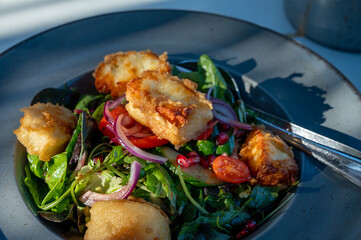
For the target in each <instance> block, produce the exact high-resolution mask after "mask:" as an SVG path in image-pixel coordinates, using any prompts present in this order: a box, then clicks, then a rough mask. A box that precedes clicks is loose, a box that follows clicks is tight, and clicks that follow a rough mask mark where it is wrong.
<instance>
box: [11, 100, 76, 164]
mask: <svg viewBox="0 0 361 240" xmlns="http://www.w3.org/2000/svg"><path fill="white" fill-rule="evenodd" d="M20 111H23V112H24V117H22V118H21V119H20V123H21V125H20V127H19V128H18V129H16V130H14V134H15V135H16V136H17V138H18V140H19V141H20V142H21V143H22V144H23V145H24V146H25V147H26V150H27V152H28V153H29V154H32V155H33V154H35V155H38V156H39V159H40V160H42V161H49V160H50V158H51V157H52V156H54V155H55V154H58V153H60V152H62V151H64V149H65V147H66V144H67V143H68V142H69V140H70V138H71V136H72V133H73V130H74V127H75V125H76V117H75V116H74V115H73V114H72V112H71V111H70V110H69V109H67V108H65V107H62V106H59V105H53V104H51V103H37V104H34V105H32V106H30V107H28V108H23V109H21V110H20Z"/></svg>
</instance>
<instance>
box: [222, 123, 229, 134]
mask: <svg viewBox="0 0 361 240" xmlns="http://www.w3.org/2000/svg"><path fill="white" fill-rule="evenodd" d="M220 127H221V132H227V131H228V130H229V129H230V128H231V127H230V126H229V125H227V124H224V123H220Z"/></svg>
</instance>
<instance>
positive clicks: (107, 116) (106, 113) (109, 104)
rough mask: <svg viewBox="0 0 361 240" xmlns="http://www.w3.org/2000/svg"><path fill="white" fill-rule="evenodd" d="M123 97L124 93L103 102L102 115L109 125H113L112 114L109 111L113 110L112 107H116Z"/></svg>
mask: <svg viewBox="0 0 361 240" xmlns="http://www.w3.org/2000/svg"><path fill="white" fill-rule="evenodd" d="M124 99H125V94H123V95H122V96H120V97H119V98H117V99H115V100H109V101H107V102H106V103H105V105H104V110H103V115H104V118H105V120H107V121H108V122H109V123H110V124H111V125H114V118H113V116H112V114H111V113H110V111H111V110H113V109H114V108H116V107H118V106H119V105H121V103H122V102H123V101H124Z"/></svg>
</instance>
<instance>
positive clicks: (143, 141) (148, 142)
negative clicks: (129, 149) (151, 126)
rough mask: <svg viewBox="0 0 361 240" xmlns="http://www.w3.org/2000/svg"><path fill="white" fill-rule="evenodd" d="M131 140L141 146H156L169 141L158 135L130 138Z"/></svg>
mask: <svg viewBox="0 0 361 240" xmlns="http://www.w3.org/2000/svg"><path fill="white" fill-rule="evenodd" d="M129 140H130V141H131V142H132V143H133V144H134V145H135V146H137V147H139V148H155V147H159V146H163V145H165V144H167V143H169V141H168V140H167V139H159V138H158V136H157V135H152V136H148V137H143V138H130V139H129Z"/></svg>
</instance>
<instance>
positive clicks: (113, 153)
mask: <svg viewBox="0 0 361 240" xmlns="http://www.w3.org/2000/svg"><path fill="white" fill-rule="evenodd" d="M173 74H174V75H177V76H179V77H180V78H188V79H190V80H193V81H194V82H196V83H197V84H198V89H199V90H200V91H202V92H207V91H208V90H209V88H212V87H213V90H212V92H211V94H212V97H214V98H218V99H222V100H224V101H226V102H228V103H229V104H230V105H231V106H232V107H234V110H235V111H236V112H237V113H238V117H239V119H240V121H241V122H245V121H247V116H246V112H245V110H244V107H242V106H240V105H239V102H237V101H236V100H235V99H234V97H233V95H232V93H231V92H230V90H229V87H228V85H227V82H226V81H225V79H224V77H223V76H222V73H221V72H220V70H219V69H218V68H217V67H216V66H215V64H214V63H213V62H212V61H211V60H210V58H209V57H208V56H206V55H202V56H201V57H200V59H199V61H198V69H197V70H196V71H192V72H181V71H179V70H177V68H175V67H174V68H173ZM55 91H58V90H55ZM69 92H70V94H73V93H72V91H69ZM50 94H51V91H50V92H49V91H46V93H45V95H44V99H45V100H44V101H49V97H48V96H49V95H50ZM38 98H39V99H41V96H40V97H39V96H38ZM63 99H64V98H63ZM67 99H72V101H73V100H74V97H69V98H67ZM109 99H111V98H110V96H108V95H92V94H89V95H83V96H81V97H80V99H78V104H77V105H76V106H75V107H73V110H74V109H75V114H77V116H78V123H77V127H76V129H75V130H74V133H73V136H72V138H71V140H70V142H69V144H68V146H67V148H66V149H65V151H64V152H62V153H59V154H57V155H55V156H53V157H52V158H51V160H50V161H48V162H43V161H40V160H39V158H38V156H36V155H30V154H29V155H28V156H27V159H28V164H27V165H26V166H25V174H26V178H25V184H26V186H27V187H28V188H29V190H30V193H31V195H32V197H33V199H34V203H35V204H36V205H37V207H38V209H39V211H38V214H40V215H41V216H42V217H43V218H45V219H47V220H49V221H53V222H70V223H73V225H71V226H73V227H72V228H73V230H74V229H77V231H80V232H82V233H84V231H85V230H86V226H85V224H86V223H87V221H89V217H90V216H89V207H87V206H85V205H84V204H83V203H82V202H80V201H79V196H80V195H81V194H83V193H84V192H85V191H88V190H91V191H94V192H99V193H112V192H115V191H117V190H119V189H120V188H122V187H123V186H124V185H126V184H127V182H128V179H129V176H130V166H131V164H132V162H133V161H137V162H138V163H139V164H140V165H141V166H142V168H141V172H140V177H139V181H138V182H137V185H136V188H135V190H134V191H133V193H132V196H134V197H139V198H143V199H145V200H146V201H149V202H152V203H154V204H156V205H158V206H160V207H161V208H162V210H163V211H164V212H165V213H166V214H167V215H168V216H169V218H170V220H171V224H170V229H171V231H172V238H174V239H180V240H181V239H208V240H211V239H217V240H220V239H232V238H241V237H242V234H240V232H241V230H242V229H243V230H247V231H249V232H250V231H253V228H252V229H251V228H250V227H249V225H247V223H249V221H253V222H254V223H256V224H257V225H260V224H262V223H263V221H265V220H266V219H268V218H269V217H270V216H271V215H272V214H273V213H274V212H275V211H277V209H278V208H280V207H282V206H283V204H285V201H283V202H282V201H281V200H282V199H283V198H284V197H285V196H286V194H287V190H283V191H280V190H279V189H278V188H277V187H267V186H260V185H255V186H252V185H250V184H248V183H247V182H245V183H241V184H232V183H224V182H223V181H220V180H219V179H217V178H214V174H213V172H212V171H211V169H208V168H205V167H203V166H201V164H198V165H192V166H190V167H189V168H182V169H181V168H180V167H179V165H178V164H177V162H176V157H175V156H177V154H183V155H186V154H189V153H190V152H196V153H197V154H198V155H199V156H202V157H204V158H206V157H207V156H211V155H214V156H219V155H222V154H224V153H227V154H228V155H231V154H232V153H234V152H235V151H238V152H239V149H238V148H239V147H240V145H241V144H242V141H244V138H245V135H242V136H235V135H234V134H233V129H232V128H230V129H229V131H228V132H227V134H228V136H229V140H228V141H227V142H226V143H224V144H221V145H220V144H217V140H216V137H217V135H218V133H219V132H220V131H221V127H222V126H221V125H220V124H219V123H217V124H216V125H215V126H214V128H213V132H212V134H211V136H210V137H209V138H208V139H203V140H192V141H190V142H188V143H187V144H185V145H183V146H182V147H181V148H180V149H179V152H177V151H175V150H174V147H173V146H171V145H170V144H168V146H162V147H157V148H154V149H151V150H150V151H151V153H153V154H158V155H163V156H166V157H167V158H168V159H169V161H167V162H166V163H164V164H158V163H153V162H148V161H145V160H143V159H140V158H138V157H135V156H132V155H131V154H129V153H128V152H127V151H126V150H125V149H124V148H123V147H122V146H120V145H115V144H111V143H109V142H110V141H109V139H108V138H107V137H106V136H104V135H102V134H101V132H100V131H99V127H98V126H99V123H100V121H101V119H102V118H103V109H104V104H105V102H106V101H107V100H109ZM39 101H41V100H39ZM59 103H60V104H63V105H66V104H67V103H66V102H59ZM248 121H249V118H248ZM236 138H237V139H236ZM281 202H282V204H281V205H280V203H281Z"/></svg>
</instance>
